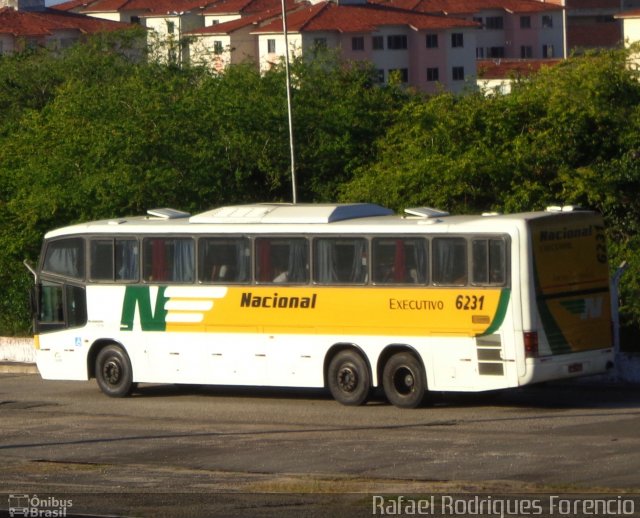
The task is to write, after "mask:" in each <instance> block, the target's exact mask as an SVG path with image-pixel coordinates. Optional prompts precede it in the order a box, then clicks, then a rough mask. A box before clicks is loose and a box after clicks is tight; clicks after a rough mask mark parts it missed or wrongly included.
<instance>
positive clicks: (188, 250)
mask: <svg viewBox="0 0 640 518" xmlns="http://www.w3.org/2000/svg"><path fill="white" fill-rule="evenodd" d="M194 249H195V245H194V242H193V239H191V238H170V237H153V238H147V239H145V240H144V241H143V263H144V266H143V271H142V274H143V278H144V280H145V281H147V282H187V283H191V282H193V281H194V279H195V257H194Z"/></svg>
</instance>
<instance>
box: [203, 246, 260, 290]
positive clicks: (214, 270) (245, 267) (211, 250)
mask: <svg viewBox="0 0 640 518" xmlns="http://www.w3.org/2000/svg"><path fill="white" fill-rule="evenodd" d="M198 254H199V260H198V269H199V271H198V280H199V281H200V282H202V283H228V282H248V281H249V278H250V275H251V264H250V258H251V256H250V247H249V240H248V239H246V238H240V237H238V238H227V237H224V238H223V237H207V238H203V239H200V241H199V242H198Z"/></svg>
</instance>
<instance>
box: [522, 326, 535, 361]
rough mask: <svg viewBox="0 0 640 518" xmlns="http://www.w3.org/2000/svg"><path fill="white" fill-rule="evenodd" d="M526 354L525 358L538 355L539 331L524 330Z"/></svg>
mask: <svg viewBox="0 0 640 518" xmlns="http://www.w3.org/2000/svg"><path fill="white" fill-rule="evenodd" d="M524 356H525V358H537V357H538V333H537V332H536V331H525V332H524Z"/></svg>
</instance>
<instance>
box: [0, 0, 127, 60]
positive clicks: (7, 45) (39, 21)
mask: <svg viewBox="0 0 640 518" xmlns="http://www.w3.org/2000/svg"><path fill="white" fill-rule="evenodd" d="M127 27H129V25H128V24H121V23H115V22H111V21H106V20H97V19H94V18H89V17H87V16H79V15H76V14H73V13H65V12H60V11H57V10H54V9H47V8H46V7H45V3H44V0H0V55H2V54H11V53H13V52H21V51H23V50H25V49H27V48H32V47H47V48H49V49H51V50H59V49H64V48H66V47H69V46H70V45H72V44H73V43H75V42H76V41H78V40H79V39H81V38H83V37H85V35H87V34H93V33H96V32H106V31H114V30H122V29H124V28H127Z"/></svg>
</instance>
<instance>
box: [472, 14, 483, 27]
mask: <svg viewBox="0 0 640 518" xmlns="http://www.w3.org/2000/svg"><path fill="white" fill-rule="evenodd" d="M473 21H474V22H476V23H477V24H478V29H482V28H483V24H482V17H480V16H474V17H473Z"/></svg>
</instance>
